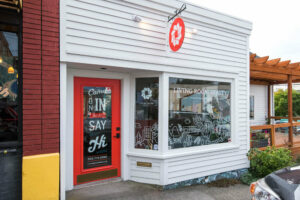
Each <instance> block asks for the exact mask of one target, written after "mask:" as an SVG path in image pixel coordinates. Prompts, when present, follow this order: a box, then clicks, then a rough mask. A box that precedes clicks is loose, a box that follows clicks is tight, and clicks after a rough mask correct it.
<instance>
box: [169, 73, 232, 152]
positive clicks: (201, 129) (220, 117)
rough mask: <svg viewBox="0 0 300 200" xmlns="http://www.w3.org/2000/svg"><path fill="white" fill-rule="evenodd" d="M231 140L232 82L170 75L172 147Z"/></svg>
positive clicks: (170, 130) (170, 131)
mask: <svg viewBox="0 0 300 200" xmlns="http://www.w3.org/2000/svg"><path fill="white" fill-rule="evenodd" d="M230 141H231V83H227V82H217V81H203V80H195V79H185V78H173V77H170V78H169V139H168V145H169V149H176V148H185V147H192V146H202V145H209V144H219V143H226V142H230Z"/></svg>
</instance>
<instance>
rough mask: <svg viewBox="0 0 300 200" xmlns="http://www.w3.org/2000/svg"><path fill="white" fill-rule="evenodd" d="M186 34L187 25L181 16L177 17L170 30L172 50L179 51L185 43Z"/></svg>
mask: <svg viewBox="0 0 300 200" xmlns="http://www.w3.org/2000/svg"><path fill="white" fill-rule="evenodd" d="M184 36H185V25H184V22H183V20H182V19H181V18H179V17H178V18H176V19H175V20H174V21H173V23H172V25H171V28H170V32H169V46H170V48H171V49H172V51H178V50H179V49H180V48H181V45H182V44H183V40H184Z"/></svg>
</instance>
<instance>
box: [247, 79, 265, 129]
mask: <svg viewBox="0 0 300 200" xmlns="http://www.w3.org/2000/svg"><path fill="white" fill-rule="evenodd" d="M250 96H254V119H253V120H250V125H251V126H253V125H263V124H266V117H267V116H268V87H267V86H265V85H253V84H251V85H250Z"/></svg>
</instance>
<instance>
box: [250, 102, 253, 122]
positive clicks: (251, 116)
mask: <svg viewBox="0 0 300 200" xmlns="http://www.w3.org/2000/svg"><path fill="white" fill-rule="evenodd" d="M250 119H254V96H250Z"/></svg>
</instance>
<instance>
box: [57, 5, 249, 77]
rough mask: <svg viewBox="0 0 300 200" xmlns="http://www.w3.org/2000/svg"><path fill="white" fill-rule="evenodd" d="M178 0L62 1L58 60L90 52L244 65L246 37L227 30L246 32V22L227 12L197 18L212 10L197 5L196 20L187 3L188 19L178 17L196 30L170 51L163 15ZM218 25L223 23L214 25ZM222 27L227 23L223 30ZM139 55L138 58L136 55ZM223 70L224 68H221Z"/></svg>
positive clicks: (148, 59) (199, 64) (122, 57)
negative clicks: (135, 17) (138, 20)
mask: <svg viewBox="0 0 300 200" xmlns="http://www.w3.org/2000/svg"><path fill="white" fill-rule="evenodd" d="M178 3H179V2H177V1H170V3H167V4H166V3H163V2H159V1H138V2H137V1H117V0H110V1H104V0H103V1H98V0H70V1H67V4H66V9H65V13H64V14H63V18H64V22H65V23H64V27H63V29H64V30H65V31H64V32H63V33H64V34H63V38H64V40H63V41H62V43H64V48H62V49H63V50H64V52H62V55H61V59H62V61H66V62H68V61H69V62H72V61H73V60H72V57H71V56H68V55H77V56H79V55H81V56H90V57H91V59H93V57H95V58H96V57H99V58H110V59H118V60H130V61H136V62H147V63H153V64H158V65H159V64H164V65H169V66H176V65H174V63H177V65H178V66H183V65H184V63H185V62H187V61H194V62H195V64H194V66H195V67H194V68H202V66H205V65H206V64H217V65H222V66H228V67H229V68H232V67H237V68H243V67H244V66H245V64H246V61H247V58H246V56H245V55H246V52H247V49H246V46H247V35H245V34H241V33H240V32H237V31H236V29H232V28H233V26H234V27H236V28H238V29H245V30H248V29H249V23H248V22H244V21H241V20H237V19H235V18H232V17H228V16H226V17H225V16H223V20H222V21H219V19H218V18H219V17H220V16H221V15H220V14H219V13H215V14H214V15H213V16H215V17H217V19H214V18H211V17H210V18H209V19H208V18H205V20H200V18H202V17H203V15H204V13H206V14H210V15H212V14H213V13H214V12H211V11H208V10H207V9H201V11H203V13H202V14H201V15H200V14H198V15H197V17H198V18H199V17H200V18H199V19H197V20H195V19H194V18H192V16H195V9H198V10H199V11H200V8H199V7H196V6H192V5H188V8H187V10H186V11H185V12H184V13H187V14H186V15H187V17H185V15H182V18H183V19H184V20H185V23H186V27H187V32H188V31H189V30H191V29H194V28H196V29H197V30H198V32H197V34H186V38H185V41H184V44H183V46H182V48H181V49H180V50H179V51H178V52H176V53H173V52H170V51H169V49H168V48H169V47H167V39H166V37H167V33H168V29H169V28H168V23H167V22H166V19H167V15H168V13H170V11H171V10H173V8H172V6H175V5H178ZM189 10H190V12H189ZM135 14H137V15H139V16H141V17H142V19H143V21H142V22H141V23H136V22H134V21H132V16H133V15H135ZM195 17H196V16H195ZM224 17H225V18H226V19H227V20H232V21H231V23H229V21H227V22H226V23H224V22H223V21H224V20H225V18H224ZM225 21H226V20H225ZM234 22H235V24H234ZM220 23H222V24H223V25H222V26H218V24H220ZM225 25H228V26H227V28H225V27H224V26H225ZM242 27H243V28H242ZM234 30H235V31H234ZM242 32H243V31H242ZM248 33H249V30H248ZM81 47H84V49H82V48H81ZM103 51H104V52H106V53H107V54H109V55H110V56H107V55H106V54H105V53H104V52H103ZM140 57H143V59H142V60H141V59H138V58H140ZM154 57H155V58H154ZM173 60H174V62H173ZM95 61H96V60H95ZM99 64H100V63H99ZM121 67H122V66H121ZM123 67H125V66H123ZM212 70H218V69H214V68H212ZM222 70H224V71H226V68H223V69H222Z"/></svg>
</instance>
